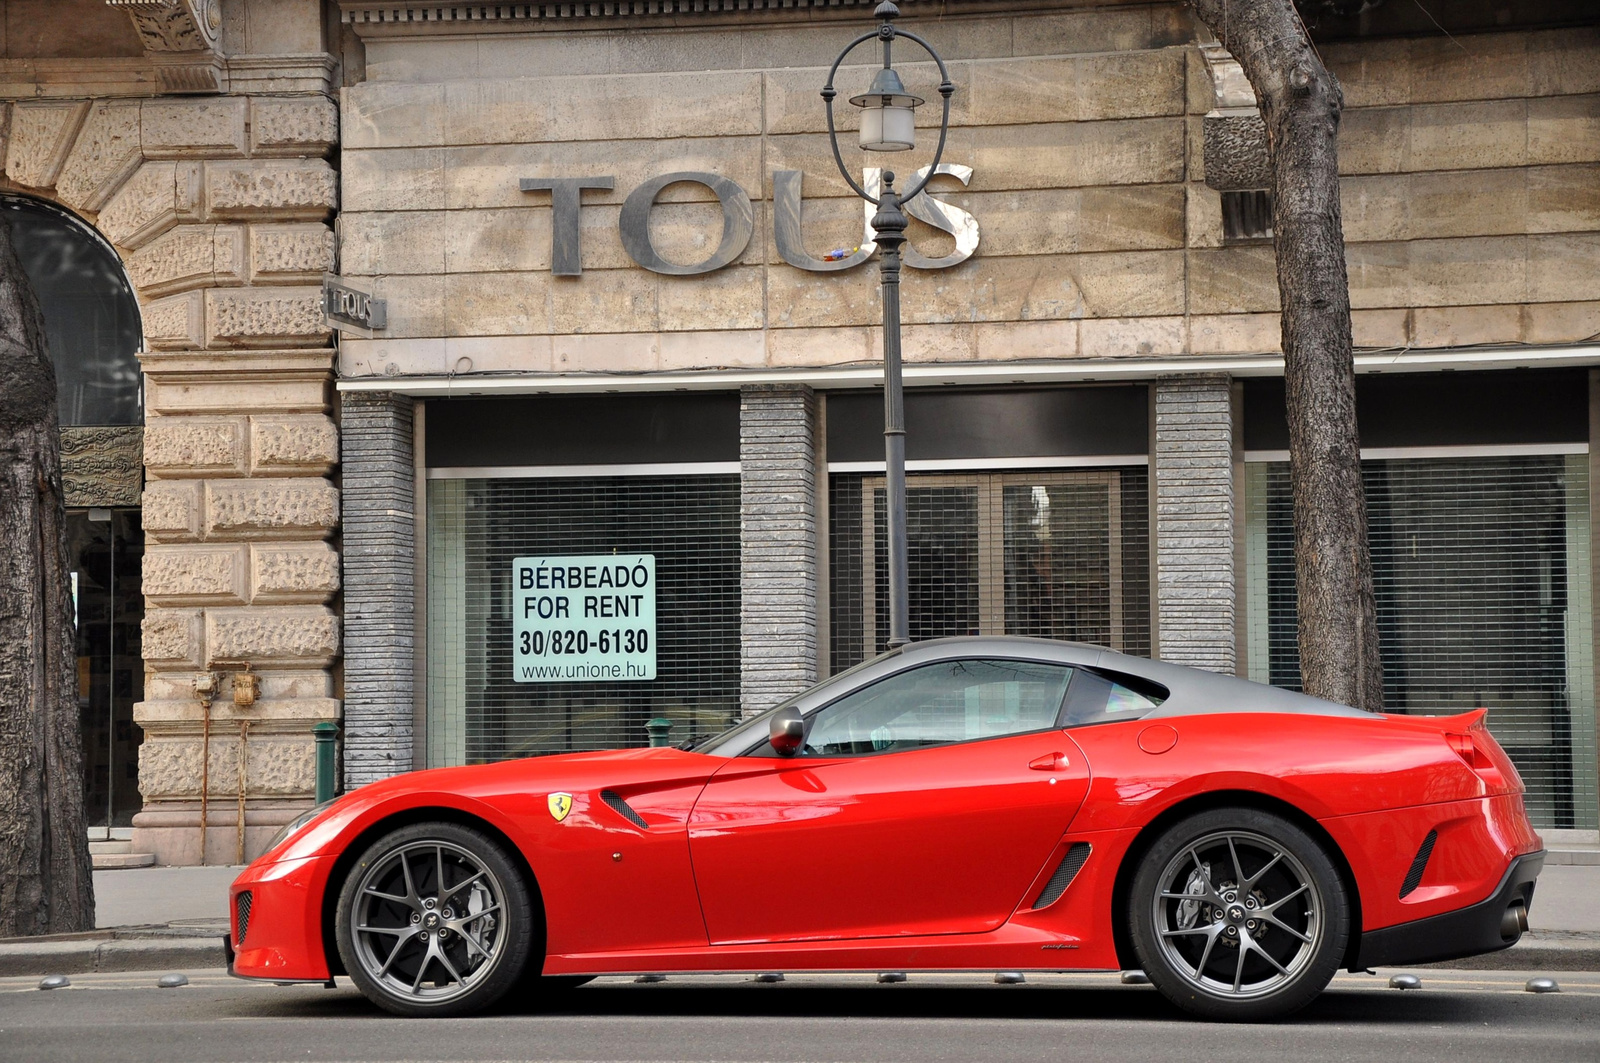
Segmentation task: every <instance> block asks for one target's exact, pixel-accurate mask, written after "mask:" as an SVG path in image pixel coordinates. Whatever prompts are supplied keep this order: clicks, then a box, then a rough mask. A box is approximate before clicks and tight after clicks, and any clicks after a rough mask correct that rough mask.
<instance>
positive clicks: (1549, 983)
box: [1523, 978, 1561, 993]
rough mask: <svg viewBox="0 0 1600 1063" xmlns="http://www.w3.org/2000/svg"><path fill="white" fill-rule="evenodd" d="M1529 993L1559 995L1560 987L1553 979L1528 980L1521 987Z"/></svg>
mask: <svg viewBox="0 0 1600 1063" xmlns="http://www.w3.org/2000/svg"><path fill="white" fill-rule="evenodd" d="M1523 988H1524V989H1526V990H1527V991H1528V992H1530V993H1559V992H1561V987H1560V986H1559V985H1557V984H1556V980H1555V979H1554V978H1530V979H1528V984H1527V985H1525V986H1523Z"/></svg>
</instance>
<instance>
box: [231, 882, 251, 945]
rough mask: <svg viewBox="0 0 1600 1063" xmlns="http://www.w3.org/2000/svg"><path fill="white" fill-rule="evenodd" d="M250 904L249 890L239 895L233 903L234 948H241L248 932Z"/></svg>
mask: <svg viewBox="0 0 1600 1063" xmlns="http://www.w3.org/2000/svg"><path fill="white" fill-rule="evenodd" d="M250 902H251V897H250V891H249V890H245V891H244V892H243V893H241V894H239V896H237V897H235V898H234V901H233V913H234V922H235V923H236V924H237V933H235V934H234V937H233V941H234V944H235V945H236V946H243V945H244V936H245V935H246V934H248V933H249V932H250Z"/></svg>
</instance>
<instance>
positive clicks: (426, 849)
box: [334, 823, 533, 1015]
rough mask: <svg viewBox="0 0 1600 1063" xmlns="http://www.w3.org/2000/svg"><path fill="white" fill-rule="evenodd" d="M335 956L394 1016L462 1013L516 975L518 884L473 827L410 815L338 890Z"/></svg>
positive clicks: (522, 888) (519, 955)
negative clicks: (416, 821) (417, 820)
mask: <svg viewBox="0 0 1600 1063" xmlns="http://www.w3.org/2000/svg"><path fill="white" fill-rule="evenodd" d="M334 929H335V936H336V938H337V941H338V943H339V956H340V958H341V959H342V960H344V967H345V970H346V971H348V972H349V973H350V979H351V981H353V982H355V984H356V987H357V988H358V989H360V990H361V992H362V993H363V994H365V995H366V997H367V999H369V1000H371V1001H372V1002H373V1003H375V1004H377V1005H378V1006H379V1007H382V1008H384V1009H386V1010H388V1011H392V1012H394V1013H395V1014H397V1015H463V1014H466V1013H468V1012H473V1011H478V1010H481V1009H483V1008H486V1007H488V1006H489V1005H490V1004H493V1003H494V1002H495V1001H496V1000H498V999H499V998H500V997H501V996H503V995H504V994H505V993H506V991H507V990H508V989H510V988H511V987H512V986H513V985H515V984H516V982H517V979H518V978H520V977H521V975H522V971H523V967H524V966H525V965H526V964H527V961H528V953H529V948H530V944H531V941H532V936H533V935H532V929H533V910H532V905H531V902H530V900H529V896H528V888H527V885H526V884H525V883H524V882H523V880H522V876H521V874H520V873H519V872H518V870H517V868H516V866H515V865H514V864H513V863H512V862H511V860H510V858H509V857H508V856H507V855H506V853H505V851H504V850H503V849H501V847H500V846H499V845H498V844H497V843H496V842H495V841H494V840H492V839H491V838H489V837H488V836H487V835H485V834H483V833H482V832H481V831H477V830H473V829H471V828H470V827H464V826H461V825H459V824H455V823H419V824H416V825H414V826H410V827H402V828H400V829H399V830H396V831H393V832H391V833H389V834H387V835H385V836H384V837H382V838H380V839H378V840H377V841H376V842H374V843H373V844H372V846H371V847H370V848H368V849H367V851H366V852H365V853H363V854H362V855H361V858H360V859H359V860H358V861H357V862H356V866H355V867H354V868H352V869H351V871H350V875H349V877H348V878H347V879H346V880H345V884H344V889H343V890H341V891H340V894H339V904H338V909H337V917H336V921H335V927H334Z"/></svg>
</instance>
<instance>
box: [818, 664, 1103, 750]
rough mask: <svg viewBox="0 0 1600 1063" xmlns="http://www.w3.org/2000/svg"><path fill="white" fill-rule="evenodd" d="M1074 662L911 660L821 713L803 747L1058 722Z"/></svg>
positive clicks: (946, 740) (950, 736)
mask: <svg viewBox="0 0 1600 1063" xmlns="http://www.w3.org/2000/svg"><path fill="white" fill-rule="evenodd" d="M1071 678H1072V669H1071V668H1069V667H1067V666H1065V665H1056V664H1043V663H1039V662H1036V661H1006V660H988V659H962V660H954V661H940V662H938V663H936V664H925V665H922V666H921V667H918V668H911V669H908V670H906V671H904V672H901V673H899V674H897V675H892V676H889V677H888V678H886V679H882V680H880V681H878V682H876V683H874V684H872V685H871V686H869V687H865V688H863V689H861V690H857V691H855V692H854V693H852V694H848V695H846V696H845V697H842V698H840V699H839V700H838V701H836V702H834V703H833V704H831V705H828V706H826V707H824V708H822V709H820V710H819V711H818V712H817V713H815V714H814V715H813V716H812V717H811V719H810V721H809V726H808V728H807V734H806V745H805V749H804V751H803V755H805V756H812V757H857V756H867V755H870V754H874V753H893V752H900V751H903V750H908V749H927V748H929V747H932V746H943V745H950V744H953V743H956V742H971V741H974V740H976V739H982V738H998V737H1001V736H1003V735H1011V734H1023V733H1025V732H1028V731H1041V730H1046V729H1048V728H1053V727H1055V726H1056V719H1057V715H1058V713H1059V711H1060V708H1061V699H1062V697H1063V696H1064V695H1065V694H1066V691H1067V684H1068V681H1069V680H1070V679H1071Z"/></svg>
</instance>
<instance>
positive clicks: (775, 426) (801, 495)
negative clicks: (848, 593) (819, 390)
mask: <svg viewBox="0 0 1600 1063" xmlns="http://www.w3.org/2000/svg"><path fill="white" fill-rule="evenodd" d="M739 399H740V402H739V494H740V499H739V502H740V551H741V553H740V565H741V568H742V578H741V580H740V603H741V604H740V607H739V612H740V627H741V634H742V637H741V640H740V642H741V650H740V671H739V677H740V678H739V701H740V706H741V708H742V710H743V712H744V714H745V715H747V716H748V715H754V714H755V713H758V712H761V711H763V710H765V709H769V708H771V707H772V706H773V705H776V704H778V703H779V702H780V701H783V700H785V699H786V698H789V697H791V696H792V695H794V694H797V693H799V692H800V691H802V690H804V689H805V688H806V687H808V686H810V685H811V684H812V683H814V682H815V681H816V678H817V497H816V492H817V482H818V476H817V467H816V464H817V460H816V459H817V397H816V394H815V392H813V391H812V390H811V389H810V388H808V387H787V386H783V387H780V386H765V385H761V386H751V387H746V388H743V389H742V390H741V391H740V395H739Z"/></svg>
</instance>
